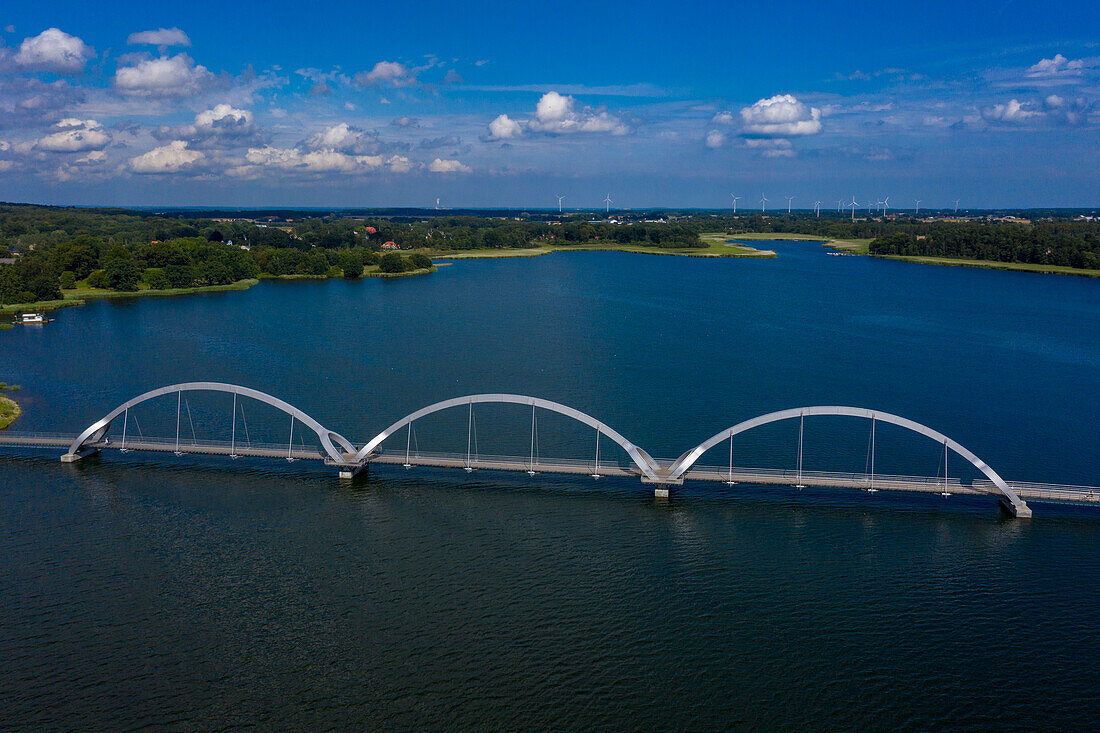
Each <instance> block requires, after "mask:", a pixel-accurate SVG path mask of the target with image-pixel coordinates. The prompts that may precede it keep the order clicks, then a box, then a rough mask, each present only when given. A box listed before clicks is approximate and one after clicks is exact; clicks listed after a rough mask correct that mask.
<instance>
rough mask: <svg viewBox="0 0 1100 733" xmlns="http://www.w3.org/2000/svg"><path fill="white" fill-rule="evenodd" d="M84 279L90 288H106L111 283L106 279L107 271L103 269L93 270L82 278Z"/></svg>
mask: <svg viewBox="0 0 1100 733" xmlns="http://www.w3.org/2000/svg"><path fill="white" fill-rule="evenodd" d="M84 281H85V282H86V283H88V287H90V288H104V289H106V288H109V287H111V283H110V282H108V281H107V273H105V272H104V271H103V270H93V271H92V272H91V273H89V275H88V277H86V278H84Z"/></svg>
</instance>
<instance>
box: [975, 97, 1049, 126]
mask: <svg viewBox="0 0 1100 733" xmlns="http://www.w3.org/2000/svg"><path fill="white" fill-rule="evenodd" d="M1042 114H1043V113H1042V112H1040V111H1039V110H1037V109H1034V108H1033V106H1032V105H1031V104H1024V103H1021V102H1019V101H1017V100H1016V99H1010V100H1008V101H1007V102H1005V103H1004V104H995V105H993V106H992V107H986V108H984V109H982V117H983V118H985V119H986V120H987V121H989V122H1004V123H1008V124H1020V123H1022V122H1027V121H1028V120H1030V119H1032V118H1035V117H1041V116H1042Z"/></svg>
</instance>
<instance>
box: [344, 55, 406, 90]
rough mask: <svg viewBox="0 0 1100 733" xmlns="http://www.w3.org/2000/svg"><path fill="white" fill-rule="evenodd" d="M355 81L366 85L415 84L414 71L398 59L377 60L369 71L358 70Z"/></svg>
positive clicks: (404, 85)
mask: <svg viewBox="0 0 1100 733" xmlns="http://www.w3.org/2000/svg"><path fill="white" fill-rule="evenodd" d="M355 81H356V82H357V83H358V84H360V85H362V86H366V87H376V86H393V87H411V86H413V85H415V84H416V72H415V71H414V70H411V69H409V67H407V66H405V64H402V63H400V62H399V61H379V62H378V63H377V64H375V65H374V68H372V69H371V70H370V71H360V72H359V73H358V74H356V75H355Z"/></svg>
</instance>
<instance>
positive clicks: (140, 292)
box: [39, 278, 260, 307]
mask: <svg viewBox="0 0 1100 733" xmlns="http://www.w3.org/2000/svg"><path fill="white" fill-rule="evenodd" d="M258 282H260V281H259V280H257V279H256V278H247V279H245V280H238V281H237V282H235V283H229V284H228V285H206V286H203V287H199V288H167V289H165V290H151V289H149V288H148V287H139V288H138V289H137V290H132V291H124V290H104V289H101V288H88V287H84V288H73V289H72V290H62V291H61V295H63V296H64V298H65V300H80V301H83V300H85V299H87V298H141V297H145V296H149V295H190V294H191V293H221V292H226V291H229V290H248V289H249V288H250V287H252V286H253V285H255V284H256V283H258ZM78 284H79V283H78ZM142 285H145V283H142ZM50 302H56V301H50ZM39 307H41V306H39Z"/></svg>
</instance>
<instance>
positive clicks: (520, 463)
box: [372, 449, 638, 476]
mask: <svg viewBox="0 0 1100 733" xmlns="http://www.w3.org/2000/svg"><path fill="white" fill-rule="evenodd" d="M372 456H373V457H374V458H373V459H372V460H377V459H378V458H384V459H385V460H386V462H387V463H389V462H391V461H396V460H398V459H400V460H401V461H404V460H405V459H406V456H407V457H408V459H409V462H410V463H415V462H416V461H418V460H429V461H446V462H448V463H455V464H464V463H466V461H467V455H466V454H465V453H454V452H440V451H424V450H421V451H417V450H411V451H409V452H408V453H406V451H404V450H397V449H391V450H376V451H375V452H374V453H373V454H372ZM468 460H469V463H470V465H471V466H472V467H475V468H476V467H478V466H487V465H488V464H501V465H508V466H515V467H516V468H519V469H522V470H527V469H528V467H531V466H533V467H534V469H535V470H536V471H537V470H538V468H539V467H540V466H542V467H545V468H547V469H549V468H552V467H554V468H557V467H572V468H578V469H580V468H584V469H587V470H590V471H592V470H595V468H596V461H595V458H594V457H593V458H587V459H584V458H580V459H578V458H555V457H552V456H537V457H535V459H534V461H532V460H531V457H530V456H504V455H495V454H491V453H477V454H470V456H469V459H468ZM599 468H600V470H601V471H603V470H605V469H606V470H608V471H615V472H617V473H629V474H630V475H632V476H633V475H635V474H637V473H638V469H637V467H635V466H634V464H632V463H621V462H619V461H615V460H607V461H605V460H604V459H603V458H602V457H601V458H600V465H599Z"/></svg>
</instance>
